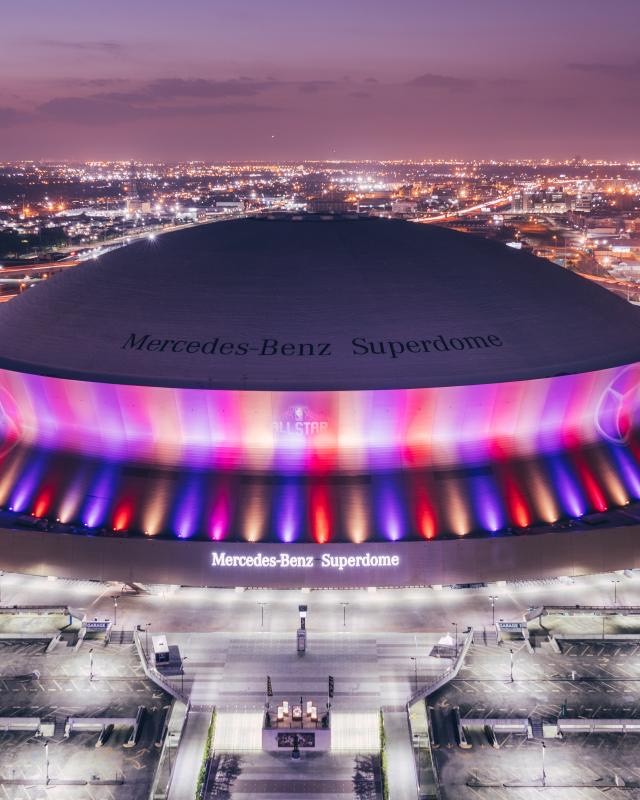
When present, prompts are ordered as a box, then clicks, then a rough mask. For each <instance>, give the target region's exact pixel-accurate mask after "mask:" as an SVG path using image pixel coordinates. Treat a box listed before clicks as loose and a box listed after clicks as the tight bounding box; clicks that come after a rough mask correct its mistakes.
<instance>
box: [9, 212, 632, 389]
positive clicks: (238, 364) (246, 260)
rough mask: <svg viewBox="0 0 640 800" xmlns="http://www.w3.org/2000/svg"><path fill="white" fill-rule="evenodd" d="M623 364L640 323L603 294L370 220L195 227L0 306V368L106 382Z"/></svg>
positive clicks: (411, 376) (464, 243)
mask: <svg viewBox="0 0 640 800" xmlns="http://www.w3.org/2000/svg"><path fill="white" fill-rule="evenodd" d="M145 337H146V338H145ZM392 342H393V343H395V344H390V343H392ZM380 343H382V347H381V345H380ZM381 349H382V352H381V353H379V352H378V351H380V350H381ZM635 361H640V311H639V310H638V309H636V308H635V307H633V306H631V305H629V304H628V303H626V302H625V301H624V300H622V299H621V298H619V297H616V296H615V295H613V294H611V293H610V292H608V291H606V290H605V289H602V288H600V287H598V286H597V285H595V284H593V283H591V282H589V281H587V280H584V279H582V278H580V277H578V276H576V275H574V274H572V273H571V272H568V271H566V270H564V269H562V268H561V267H559V266H557V265H555V264H553V263H551V262H549V261H546V260H543V259H539V258H536V257H534V256H532V255H529V254H527V253H522V252H518V251H515V250H513V249H510V248H507V247H505V246H503V245H501V244H498V243H495V242H490V241H486V240H483V239H479V238H476V237H474V236H470V235H467V234H462V233H457V232H454V231H451V230H447V229H444V228H438V227H433V226H429V225H418V224H410V223H407V222H402V221H390V220H379V219H354V220H349V219H334V220H331V221H320V220H316V219H312V218H310V219H305V218H303V219H302V220H300V221H296V220H291V219H286V220H267V219H249V220H240V221H233V222H225V223H217V224H211V225H203V226H198V227H194V228H190V229H185V230H182V231H178V232H174V233H171V234H166V235H162V236H159V237H157V238H156V239H155V240H154V241H148V240H140V241H137V242H135V243H134V244H132V245H130V246H128V247H125V248H122V249H120V250H116V251H114V252H111V253H108V254H106V255H104V256H102V257H101V258H100V259H98V260H97V261H95V262H92V263H87V264H84V265H82V266H79V267H76V268H72V269H68V270H66V271H65V272H64V273H63V274H60V275H58V276H56V277H54V278H52V279H50V280H49V281H47V282H45V283H42V284H40V285H38V286H36V287H34V288H32V289H30V290H29V291H27V292H25V293H23V294H22V295H21V296H20V297H18V298H16V299H14V300H12V301H11V302H10V303H6V304H3V305H2V306H0V366H3V367H6V368H9V369H17V370H22V371H25V372H34V373H40V374H46V375H59V376H62V377H70V378H78V379H92V380H100V381H108V382H114V383H134V384H144V385H160V386H185V387H196V388H222V389H226V388H230V389H233V388H243V389H287V390H296V389H299V390H305V389H310V390H320V389H381V388H387V389H391V388H409V387H428V386H448V385H459V384H472V383H491V382H496V381H507V380H522V379H528V378H538V377H546V376H550V375H556V374H559V373H573V372H583V371H589V370H595V369H601V368H604V367H609V366H615V365H620V364H626V363H632V362H635Z"/></svg>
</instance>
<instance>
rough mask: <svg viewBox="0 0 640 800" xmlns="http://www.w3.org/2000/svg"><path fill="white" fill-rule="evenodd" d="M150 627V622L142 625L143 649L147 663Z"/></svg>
mask: <svg viewBox="0 0 640 800" xmlns="http://www.w3.org/2000/svg"><path fill="white" fill-rule="evenodd" d="M150 627H151V623H150V622H147V623H146V624H145V626H144V650H145V655H146V656H147V664H148V663H149V628H150Z"/></svg>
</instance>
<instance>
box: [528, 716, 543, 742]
mask: <svg viewBox="0 0 640 800" xmlns="http://www.w3.org/2000/svg"><path fill="white" fill-rule="evenodd" d="M529 722H530V724H531V735H532V737H533V738H534V739H542V738H544V733H543V730H542V717H538V716H536V717H533V716H532V717H529Z"/></svg>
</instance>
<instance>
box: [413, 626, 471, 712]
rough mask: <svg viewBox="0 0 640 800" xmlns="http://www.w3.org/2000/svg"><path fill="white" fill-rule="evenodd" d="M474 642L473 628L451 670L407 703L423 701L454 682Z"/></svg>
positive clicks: (416, 693) (467, 635)
mask: <svg viewBox="0 0 640 800" xmlns="http://www.w3.org/2000/svg"><path fill="white" fill-rule="evenodd" d="M472 642H473V628H469V630H468V631H467V633H466V636H465V639H464V641H463V643H462V647H461V648H460V649H459V650H458V655H457V656H456V658H455V660H454V662H453V664H452V665H451V666H450V667H449V669H448V670H446V671H445V672H443V673H442V674H441V675H439V676H438V677H437V678H435V680H433V681H431V683H428V684H426V685H425V686H423V687H422V688H421V689H418V691H417V692H414V693H413V694H412V695H411V697H410V698H409V702H408V703H407V705H408V706H410V705H413V704H414V703H415V702H417V701H418V700H422V699H424V698H426V697H428V696H429V695H430V694H433V693H434V692H435V691H437V690H438V689H440V687H442V686H444V685H445V684H446V683H448V682H449V681H451V680H453V679H454V678H455V677H456V675H457V674H458V672H460V668H461V667H462V664H463V663H464V660H465V658H466V655H467V652H468V651H469V648H470V647H471V644H472Z"/></svg>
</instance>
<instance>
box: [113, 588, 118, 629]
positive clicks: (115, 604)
mask: <svg viewBox="0 0 640 800" xmlns="http://www.w3.org/2000/svg"><path fill="white" fill-rule="evenodd" d="M117 624H118V595H117V594H116V595H114V597H113V627H114V628H115V626H116V625H117Z"/></svg>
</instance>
